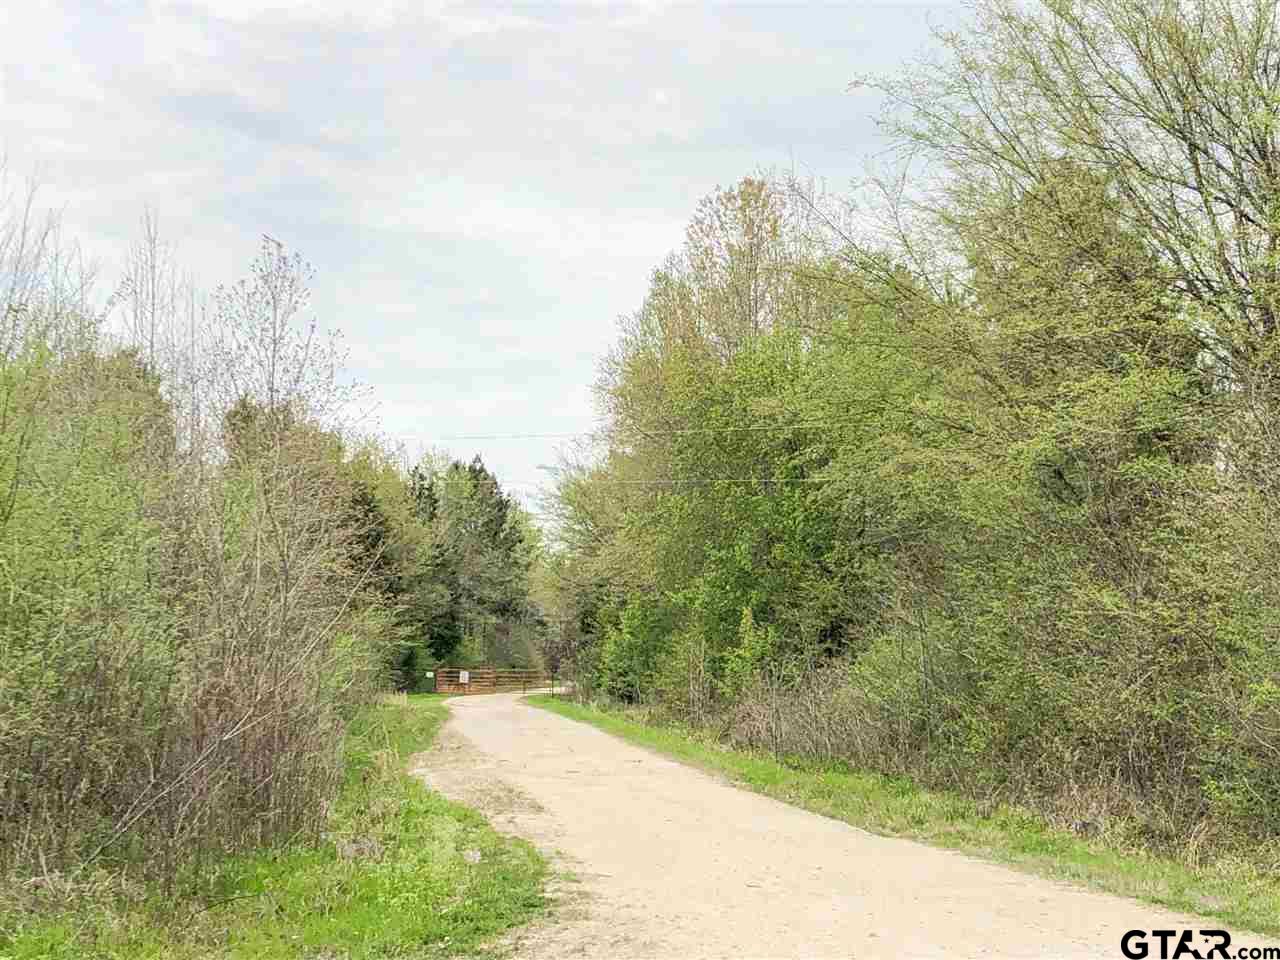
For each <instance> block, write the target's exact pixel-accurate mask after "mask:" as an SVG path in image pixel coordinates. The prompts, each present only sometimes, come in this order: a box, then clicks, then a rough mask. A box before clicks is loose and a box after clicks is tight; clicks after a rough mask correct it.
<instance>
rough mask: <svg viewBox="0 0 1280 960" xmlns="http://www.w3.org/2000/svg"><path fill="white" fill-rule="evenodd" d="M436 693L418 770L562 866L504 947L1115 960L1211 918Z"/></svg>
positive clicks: (1155, 951) (647, 953) (486, 701)
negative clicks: (859, 823)
mask: <svg viewBox="0 0 1280 960" xmlns="http://www.w3.org/2000/svg"><path fill="white" fill-rule="evenodd" d="M449 707H450V710H451V712H452V717H451V719H450V721H449V723H448V724H447V725H446V727H445V729H444V731H443V732H442V738H441V741H440V745H439V749H437V750H436V751H435V752H434V753H433V754H431V755H430V759H427V758H426V757H424V758H423V759H422V763H421V766H420V767H419V768H418V772H419V773H420V774H421V775H422V776H423V777H424V778H425V779H426V781H427V782H428V783H429V784H430V785H431V786H432V787H433V788H435V789H437V790H440V791H441V792H443V793H444V794H446V795H447V796H450V797H453V798H455V799H458V800H461V801H463V802H465V803H468V804H470V805H472V806H475V807H478V808H479V809H481V810H483V811H484V812H485V813H486V814H487V815H488V816H489V817H490V819H491V820H492V822H493V823H494V826H495V827H497V828H498V829H499V830H503V831H505V832H509V833H514V834H516V835H519V836H523V837H526V838H528V839H529V840H531V841H532V842H533V843H535V844H536V845H537V846H539V847H540V848H541V849H542V850H544V851H545V852H546V853H548V854H549V855H550V856H552V857H553V859H554V861H555V862H556V864H557V866H559V867H560V868H561V869H562V870H567V871H569V872H571V873H572V874H573V876H574V878H575V880H574V881H572V882H567V883H563V884H561V887H560V889H559V890H558V891H557V892H558V893H559V894H560V895H561V896H560V900H561V903H562V906H561V907H560V909H559V910H557V911H556V914H555V916H554V917H553V918H552V919H551V920H550V921H548V922H546V923H543V924H539V925H535V926H534V927H533V928H532V929H526V930H524V931H522V932H521V933H519V934H518V935H517V936H516V937H515V938H514V939H513V940H512V941H511V946H512V948H513V952H514V954H515V956H517V957H521V958H531V960H533V958H566V957H590V958H593V960H594V958H640V957H652V958H659V957H661V958H673V960H674V958H680V960H685V958H695V957H708V958H709V957H734V958H741V957H857V958H860V960H862V958H890V957H892V958H908V957H919V958H926V957H939V958H940V957H948V958H963V957H1055V958H1058V957H1063V958H1065V957H1072V958H1074V957H1116V958H1120V957H1123V954H1122V953H1121V951H1120V940H1121V937H1122V935H1123V934H1124V933H1125V931H1127V930H1130V929H1133V928H1141V929H1144V930H1151V929H1153V928H1174V929H1180V928H1186V927H1192V928H1197V929H1199V928H1205V929H1215V928H1220V927H1222V925H1223V924H1222V923H1221V922H1220V921H1212V920H1204V919H1199V918H1194V917H1188V916H1182V915H1175V914H1171V913H1167V912H1165V911H1161V910H1157V909H1154V908H1152V907H1148V906H1144V905H1142V904H1138V903H1135V902H1131V901H1128V900H1123V899H1119V898H1116V897H1109V896H1104V895H1100V894H1094V893H1087V892H1083V891H1080V890H1076V889H1072V888H1069V887H1066V886H1064V885H1060V884H1057V883H1054V882H1052V881H1048V880H1039V879H1036V878H1033V877H1029V876H1026V875H1024V874H1021V873H1017V872H1015V871H1013V870H1009V869H1005V868H1003V867H999V866H995V865H991V864H986V863H981V862H978V861H976V860H973V859H970V858H968V857H965V856H962V855H959V854H955V853H950V852H946V851H942V850H935V849H932V848H930V847H925V846H922V845H920V844H916V843H912V842H910V841H906V840H895V839H887V838H884V837H877V836H874V835H872V834H868V833H865V832H863V831H861V830H858V829H855V828H853V827H850V826H848V825H847V824H844V823H840V822H838V821H835V820H829V819H827V818H825V817H820V816H817V815H815V814H812V813H808V812H806V811H803V810H799V809H797V808H794V807H789V806H787V805H785V804H783V803H779V802H777V801H775V800H771V799H769V798H767V797H762V796H759V795H756V794H753V793H749V792H747V791H745V790H739V789H737V788H735V787H733V786H730V785H729V784H727V783H725V782H723V781H721V780H718V779H717V778H715V777H714V776H711V775H709V774H706V773H703V772H701V771H698V770H695V769H692V768H690V767H686V766H682V765H681V764H678V763H675V762H673V761H671V760H667V759H664V758H662V757H659V756H657V755H655V754H652V753H650V752H648V751H646V750H643V749H640V748H638V747H634V746H631V745H629V744H627V743H624V742H622V741H620V740H617V739H615V738H613V737H610V736H608V735H607V734H604V733H601V732H600V731H598V730H596V729H594V728H592V727H589V726H586V725H585V724H579V723H575V722H573V721H571V720H566V719H564V718H562V717H558V716H556V715H554V714H550V713H547V712H545V711H543V710H538V709H535V708H533V707H530V706H527V705H525V704H522V703H520V702H519V697H518V696H517V695H495V696H482V697H473V698H466V699H463V698H458V699H455V700H452V701H450V702H449ZM1175 942H1176V941H1175ZM1257 943H1259V941H1258V940H1257V939H1256V938H1249V937H1245V936H1243V935H1240V934H1237V935H1236V937H1235V938H1234V942H1233V951H1234V949H1235V948H1236V947H1239V946H1246V945H1253V944H1257ZM1195 945H1196V946H1197V947H1198V948H1199V949H1200V951H1201V953H1202V954H1204V953H1207V950H1208V946H1207V944H1206V942H1205V941H1203V940H1199V939H1198V940H1197V942H1196V944H1195ZM1170 946H1171V947H1172V946H1173V944H1171V945H1170ZM1170 955H1172V952H1171V954H1170ZM1148 956H1149V958H1150V960H1155V958H1158V957H1159V956H1160V946H1159V943H1158V942H1153V943H1152V945H1151V952H1150V954H1149V955H1148ZM1184 956H1187V957H1189V956H1190V954H1184Z"/></svg>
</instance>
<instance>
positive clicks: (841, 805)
mask: <svg viewBox="0 0 1280 960" xmlns="http://www.w3.org/2000/svg"><path fill="white" fill-rule="evenodd" d="M527 699H528V702H530V703H532V704H533V705H535V706H538V707H541V708H543V709H545V710H549V711H551V712H553V713H557V714H559V715H561V716H563V717H568V718H569V719H571V720H578V721H581V722H583V723H589V724H591V725H592V726H594V727H598V728H599V729H601V730H603V731H605V732H606V733H611V734H613V735H614V736H617V737H620V738H621V739H623V740H626V741H628V742H630V743H634V744H637V745H638V746H642V747H648V748H649V749H652V750H655V751H657V752H659V753H662V754H665V755H666V756H669V757H672V758H674V759H676V760H681V761H683V762H685V763H688V764H691V765H693V766H696V767H700V768H702V769H704V770H708V771H711V772H714V773H718V774H722V775H724V776H725V777H727V778H728V779H729V780H731V781H732V782H734V783H736V784H739V785H741V786H743V787H746V788H748V789H750V790H754V791H755V792H757V793H762V794H764V795H766V796H769V797H773V798H775V799H777V800H782V801H783V802H785V803H789V804H793V805H794V806H797V807H803V808H804V809H806V810H811V811H813V812H814V813H820V814H823V815H824V816H828V817H833V818H834V819H837V820H843V821H844V822H845V823H849V824H852V825H853V826H856V827H861V828H862V829H864V830H868V831H870V832H872V833H877V834H881V835H883V836H891V837H907V838H910V839H912V840H918V841H922V842H924V843H928V844H931V845H933V846H937V847H944V848H947V849H950V850H958V851H961V852H963V853H966V854H971V855H973V856H976V857H981V858H983V859H986V860H994V861H998V862H1000V863H1005V864H1009V865H1011V866H1013V867H1016V868H1018V869H1022V870H1025V871H1027V872H1029V873H1035V874H1039V875H1041V876H1046V877H1052V878H1054V879H1057V880H1065V881H1068V882H1072V883H1076V884H1080V885H1082V886H1086V887H1089V888H1092V889H1095V890H1103V891H1106V892H1108V893H1115V894H1119V895H1122V896H1127V897H1134V898H1136V899H1139V900H1144V901H1146V902H1148V903H1154V904H1158V905H1160V906H1163V907H1168V908H1170V909H1173V910H1181V911H1186V912H1189V913H1197V914H1201V915H1205V916H1212V917H1218V918H1220V919H1222V920H1223V921H1224V922H1225V923H1226V924H1228V925H1229V927H1230V929H1232V930H1250V931H1253V932H1256V933H1263V934H1273V935H1277V934H1280V876H1277V874H1276V871H1274V870H1273V871H1265V870H1264V869H1262V868H1261V867H1260V866H1259V865H1258V864H1256V863H1253V862H1250V861H1247V860H1243V859H1237V860H1228V859H1220V860H1218V861H1216V862H1215V863H1213V864H1212V865H1211V866H1206V867H1202V868H1194V867H1191V866H1189V865H1187V864H1185V863H1182V862H1179V861H1175V860H1171V859H1167V858H1162V857H1157V856H1154V855H1152V854H1149V853H1146V852H1143V851H1141V850H1130V849H1117V848H1115V847H1113V846H1109V845H1108V844H1107V842H1106V838H1105V837H1099V838H1094V839H1090V840H1085V839H1082V838H1080V837H1078V836H1076V835H1075V834H1073V833H1068V832H1065V831H1063V830H1060V829H1056V828H1054V827H1053V826H1051V825H1050V824H1048V823H1047V822H1046V821H1045V820H1044V819H1043V818H1041V817H1040V816H1038V815H1036V814H1035V813H1034V812H1032V811H1029V810H1023V809H1017V808H1011V807H1000V808H998V809H996V810H994V811H992V812H991V814H990V815H989V816H982V815H980V814H979V812H978V809H977V806H976V805H975V804H974V802H973V801H971V800H969V799H967V798H965V797H962V796H959V795H957V794H952V793H944V792H940V791H930V790H924V789H921V788H920V787H918V786H916V785H915V784H913V783H912V782H911V781H909V780H906V779H903V778H894V777H886V776H882V775H880V774H876V773H866V772H862V771H858V770H853V769H850V768H849V767H848V766H846V765H843V764H832V763H818V762H813V761H806V760H794V759H785V758H784V759H783V760H781V761H780V760H777V759H775V758H774V757H772V756H770V755H761V754H758V753H751V752H746V751H742V750H732V749H728V748H726V747H724V746H722V745H720V744H717V743H715V742H713V741H712V740H711V739H710V738H709V737H708V736H706V735H703V734H700V733H699V732H697V731H688V730H682V729H676V728H671V727H663V726H651V725H648V724H645V723H641V722H638V721H636V720H633V719H630V718H628V717H625V716H621V715H619V714H618V713H614V712H610V711H606V710H601V709H598V708H595V707H588V706H582V705H580V704H576V703H572V702H569V701H567V700H561V699H557V698H555V697H550V696H545V695H541V696H532V697H529V698H527Z"/></svg>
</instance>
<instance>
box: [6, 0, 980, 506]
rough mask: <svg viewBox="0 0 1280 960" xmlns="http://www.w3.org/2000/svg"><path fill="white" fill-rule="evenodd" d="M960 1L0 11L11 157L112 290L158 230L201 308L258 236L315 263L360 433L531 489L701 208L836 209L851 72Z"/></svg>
mask: <svg viewBox="0 0 1280 960" xmlns="http://www.w3.org/2000/svg"><path fill="white" fill-rule="evenodd" d="M956 15H957V8H956V6H955V5H954V4H947V3H942V2H939V3H926V2H909V0H898V2H887V3H859V2H857V0H853V2H850V3H845V4H842V5H838V6H837V5H817V4H807V5H799V4H786V5H782V4H774V5H748V4H737V5H733V6H727V5H714V6H712V5H691V4H664V3H646V4H643V5H628V6H623V5H618V4H601V3H594V4H572V5H570V4H555V5H537V6H534V5H525V6H512V5H500V6H499V5H474V6H455V5H441V4H431V3H423V2H421V0H419V2H416V3H403V4H402V3H397V2H387V0H367V2H360V3H336V2H330V0H308V2H302V0H280V2H273V0H263V2H250V0H198V2H189V3H172V2H167V0H157V2H152V3H148V4H131V3H121V2H109V0H80V2H73V3H67V4H65V5H58V4H56V3H12V4H0V119H2V120H3V123H2V124H0V152H3V154H5V155H6V157H7V165H8V168H9V170H10V172H16V173H19V174H21V175H23V176H29V177H34V178H35V179H36V180H37V181H38V182H39V183H40V185H41V193H40V198H41V201H42V202H43V203H46V204H51V205H54V206H56V207H58V208H59V209H61V210H62V211H63V222H64V224H65V226H66V228H67V232H68V233H69V234H71V235H74V236H75V237H76V238H77V239H78V241H79V242H80V244H81V246H82V248H83V250H84V251H85V253H86V254H87V255H88V256H90V257H91V258H93V259H94V260H96V261H97V262H98V263H99V265H100V269H101V272H102V275H103V277H104V278H105V279H107V280H108V281H109V280H110V279H111V277H112V275H113V272H114V271H118V270H119V267H120V261H121V258H122V253H123V251H124V250H125V249H126V248H127V246H128V244H129V243H130V242H132V241H133V240H134V239H136V238H137V236H138V234H139V221H140V218H141V216H142V213H143V211H144V210H145V209H151V210H153V211H155V213H156V215H157V216H158V219H159V222H160V229H161V232H162V234H163V235H164V237H165V238H166V239H167V240H168V241H169V242H170V243H172V244H174V245H175V246H176V248H177V251H178V257H179V259H180V261H181V262H182V264H183V265H184V266H185V267H186V268H187V269H189V270H191V271H192V272H193V274H194V275H195V276H196V277H197V278H198V280H199V281H200V282H201V283H202V284H203V285H204V286H207V287H211V286H212V285H214V284H215V283H218V282H229V281H233V280H235V279H237V278H238V277H240V276H242V275H243V274H244V273H245V272H246V269H247V266H248V264H249V262H250V260H251V259H252V258H253V256H254V255H255V253H256V252H257V248H258V245H259V242H260V238H261V235H262V234H263V233H267V234H270V235H271V236H272V237H275V238H277V239H279V240H281V241H283V242H284V243H285V244H286V245H288V246H289V247H290V248H291V249H294V250H297V251H299V252H300V253H301V254H302V255H303V256H304V257H305V258H306V259H307V260H309V261H310V262H311V263H312V264H313V265H314V267H315V271H316V277H315V282H314V286H313V298H312V307H313V311H314V314H315V317H316V320H317V321H318V323H319V325H320V326H321V327H322V328H326V329H337V330H340V331H341V332H342V334H343V338H344V341H345V343H346V345H347V347H348V348H349V351H350V354H349V366H350V369H351V374H352V376H353V377H354V378H355V379H356V380H357V381H359V382H361V383H363V384H367V385H368V387H369V392H370V395H371V398H372V400H373V404H372V408H373V409H372V413H371V414H370V415H369V416H370V417H371V419H370V421H369V426H370V427H376V428H378V429H380V430H381V432H382V433H383V434H385V435H386V436H387V437H389V438H392V439H394V440H400V441H403V442H404V443H405V444H406V445H407V447H408V448H409V450H410V451H411V452H413V453H416V452H418V451H419V450H421V449H423V448H425V447H443V448H446V449H448V450H450V451H451V452H453V453H454V454H456V455H458V456H461V457H464V458H470V457H471V456H472V455H473V454H475V453H479V454H481V455H482V457H483V458H484V460H485V462H486V463H487V464H488V465H489V466H490V467H491V468H492V469H494V470H495V471H496V472H497V474H498V476H499V478H500V479H501V480H503V482H504V484H505V485H507V486H508V487H510V488H511V489H513V490H514V491H515V492H517V493H519V494H521V495H522V496H525V497H527V496H529V495H530V494H531V493H533V491H534V490H535V488H536V485H537V484H539V483H540V482H543V481H544V480H545V474H544V473H542V472H541V471H540V470H539V466H540V465H543V464H547V463H552V462H554V457H555V448H556V446H557V444H558V443H560V442H561V441H559V440H557V439H556V438H554V437H546V436H539V437H535V438H529V439H501V440H498V439H483V440H482V439H458V438H461V437H467V438H470V437H474V436H485V437H488V436H492V435H495V434H501V435H508V434H539V435H546V434H574V433H580V432H584V431H588V430H590V429H591V428H592V426H593V425H594V424H595V423H596V411H595V407H594V405H593V402H592V397H591V384H592V381H593V380H594V378H595V368H596V364H597V361H598V360H599V358H600V357H601V355H602V354H603V353H604V352H605V351H606V350H607V349H608V348H609V346H610V344H611V343H612V342H613V340H614V337H615V333H616V329H617V327H616V324H617V320H618V318H619V317H620V316H622V315H625V314H628V313H631V312H633V311H635V310H636V309H637V308H638V307H639V306H640V304H641V302H642V300H643V297H644V293H645V290H646V288H647V285H648V281H649V275H650V272H651V271H652V270H653V268H654V267H656V266H657V265H658V264H659V263H660V262H661V261H662V260H663V259H664V258H665V257H666V256H667V254H668V253H670V252H671V251H673V250H675V249H676V248H677V247H678V246H679V245H680V243H681V241H682V239H683V233H684V227H685V224H686V223H687V221H688V219H689V217H690V216H691V215H692V213H693V210H694V207H695V205H696V204H697V202H698V200H699V199H700V198H701V197H703V196H705V195H707V194H708V193H710V192H712V191H713V190H714V189H715V188H716V187H717V186H729V185H731V184H732V183H734V182H735V181H737V180H739V179H740V178H741V177H743V176H746V175H749V174H751V173H753V172H757V171H759V170H761V169H770V168H773V169H778V170H782V171H795V172H797V173H800V174H802V175H804V176H808V177H814V178H817V179H819V180H821V181H823V182H825V184H826V185H827V186H828V187H829V188H832V189H835V190H837V191H839V190H841V189H843V188H844V185H846V184H848V183H850V182H851V181H852V180H853V179H854V178H856V177H858V176H860V175H861V174H862V173H863V171H864V169H865V164H866V162H867V160H868V158H870V157H872V156H874V155H875V154H876V153H878V152H880V151H882V150H883V148H884V143H883V142H882V141H881V140H880V139H879V137H878V134H877V130H876V126H875V123H874V117H875V115H876V114H877V112H878V109H879V105H878V102H877V100H876V98H875V95H874V94H871V93H869V92H865V91H850V90H849V83H850V81H851V80H852V79H853V78H854V77H855V76H856V75H858V74H861V73H882V72H892V71H894V70H896V69H897V68H898V67H899V66H900V65H901V64H902V63H903V62H904V61H906V60H909V59H912V58H913V57H915V56H917V55H919V54H921V53H923V52H924V51H926V50H927V49H929V47H930V46H931V43H930V25H931V24H933V25H937V24H940V23H945V22H947V21H948V19H949V18H953V17H954V16H956Z"/></svg>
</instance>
